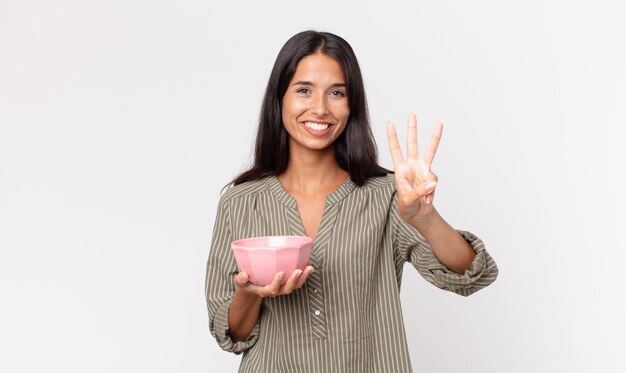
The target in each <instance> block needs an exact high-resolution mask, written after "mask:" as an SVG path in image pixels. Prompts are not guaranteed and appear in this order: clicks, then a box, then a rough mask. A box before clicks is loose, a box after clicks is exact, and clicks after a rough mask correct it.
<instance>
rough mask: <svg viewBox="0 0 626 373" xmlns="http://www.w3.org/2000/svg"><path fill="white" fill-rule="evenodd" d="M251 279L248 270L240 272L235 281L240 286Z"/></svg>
mask: <svg viewBox="0 0 626 373" xmlns="http://www.w3.org/2000/svg"><path fill="white" fill-rule="evenodd" d="M248 281H250V276H248V274H247V273H246V272H239V274H238V275H237V276H236V277H235V283H236V284H237V285H239V286H245V285H246V284H247V283H248Z"/></svg>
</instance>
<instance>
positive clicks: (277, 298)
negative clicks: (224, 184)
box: [206, 31, 497, 372]
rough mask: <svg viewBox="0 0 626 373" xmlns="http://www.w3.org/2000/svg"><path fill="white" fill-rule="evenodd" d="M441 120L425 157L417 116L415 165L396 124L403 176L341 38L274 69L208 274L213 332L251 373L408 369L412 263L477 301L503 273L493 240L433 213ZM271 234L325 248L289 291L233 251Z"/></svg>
mask: <svg viewBox="0 0 626 373" xmlns="http://www.w3.org/2000/svg"><path fill="white" fill-rule="evenodd" d="M441 132H442V125H441V124H438V125H437V126H436V129H435V133H434V135H433V137H432V139H431V141H430V144H429V145H428V148H427V149H426V151H425V154H424V156H423V157H420V156H419V155H418V148H417V126H416V121H415V116H414V115H411V116H410V117H409V130H408V142H407V143H408V150H407V158H406V160H405V159H404V157H403V155H402V152H401V150H400V145H399V143H398V139H397V136H396V132H395V127H394V125H393V124H391V123H390V124H389V125H388V128H387V135H388V139H389V147H390V150H391V155H392V158H393V163H394V171H395V173H394V174H392V173H391V172H390V171H388V170H386V169H384V168H382V167H381V166H379V165H378V163H377V153H376V147H375V143H374V139H373V136H372V133H371V129H370V125H369V120H368V114H367V104H366V100H365V92H364V87H363V80H362V77H361V73H360V69H359V65H358V63H357V60H356V57H355V55H354V52H353V51H352V49H351V47H350V46H349V44H348V43H347V42H346V41H345V40H343V39H342V38H340V37H338V36H336V35H333V34H329V33H322V32H314V31H306V32H302V33H299V34H297V35H295V36H293V37H292V38H291V39H290V40H289V41H287V43H286V44H285V45H284V46H283V48H282V49H281V51H280V53H279V54H278V57H277V59H276V62H275V65H274V68H273V70H272V73H271V76H270V79H269V83H268V86H267V90H266V92H265V98H264V100H263V107H262V110H261V118H260V123H259V129H258V133H257V140H256V151H255V159H254V165H253V166H252V168H251V169H250V170H248V171H246V172H244V173H243V174H241V175H240V176H238V177H237V178H236V179H235V180H234V181H233V184H234V186H233V187H232V188H230V189H228V190H227V191H226V192H225V193H224V194H223V195H222V198H221V199H220V203H219V207H218V214H217V219H216V222H215V228H214V232H213V238H212V245H211V252H210V255H209V260H208V265H207V277H206V296H207V304H208V309H209V319H210V330H211V334H212V335H213V336H214V337H215V338H216V339H217V342H218V343H219V345H220V347H222V348H223V349H224V350H226V351H230V352H234V353H244V355H243V359H242V361H241V366H240V372H408V371H411V365H410V361H409V353H408V347H407V343H406V338H405V332H404V325H403V321H402V314H401V309H400V295H399V290H400V282H401V277H402V269H403V264H404V263H405V262H407V261H409V262H410V263H411V264H412V265H413V266H414V267H415V268H416V269H417V270H418V271H419V273H420V274H421V275H422V276H423V277H424V278H425V279H426V280H428V281H429V282H431V283H432V284H434V285H435V286H438V287H440V288H442V289H446V290H450V291H453V292H455V293H458V294H461V295H469V294H471V293H473V292H475V291H477V290H479V289H481V288H483V287H485V286H487V285H489V284H490V283H491V282H493V281H494V280H495V278H496V276H497V267H496V265H495V263H494V261H493V260H492V259H491V257H490V256H489V255H488V254H487V252H486V251H485V250H484V245H483V243H482V241H481V240H480V239H479V238H477V237H476V236H474V235H473V234H471V233H469V232H464V231H456V230H454V229H453V228H452V227H450V225H448V224H447V223H446V222H445V221H444V220H443V219H442V218H441V216H440V215H439V214H438V213H437V210H436V209H435V207H434V206H433V197H434V193H435V189H436V186H437V176H436V175H435V174H434V173H433V172H432V171H431V169H430V165H431V163H432V161H433V158H434V156H435V153H436V151H437V146H438V143H439V139H440V138H441ZM267 235H307V236H309V237H312V238H313V239H314V242H315V243H314V247H313V249H312V252H311V265H310V266H309V267H307V268H306V269H305V270H304V271H299V270H297V271H295V272H294V273H293V274H292V275H291V276H290V278H289V279H287V282H286V283H284V284H283V285H282V286H281V285H280V282H281V280H282V276H283V274H282V273H279V274H277V275H276V278H275V279H274V282H273V283H272V284H270V285H267V286H258V285H255V284H252V283H250V282H249V281H248V279H249V277H248V274H246V273H244V272H238V270H237V267H236V264H235V261H234V258H233V255H232V253H231V250H230V243H231V242H232V241H234V240H238V239H242V238H248V237H254V236H267Z"/></svg>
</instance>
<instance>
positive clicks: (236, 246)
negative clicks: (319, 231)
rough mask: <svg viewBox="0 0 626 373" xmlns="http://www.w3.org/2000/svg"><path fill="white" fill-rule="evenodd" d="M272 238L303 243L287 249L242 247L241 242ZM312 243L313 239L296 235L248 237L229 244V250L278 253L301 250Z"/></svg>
mask: <svg viewBox="0 0 626 373" xmlns="http://www.w3.org/2000/svg"><path fill="white" fill-rule="evenodd" d="M274 237H285V238H297V239H302V240H303V242H302V244H300V245H299V246H298V245H294V246H287V247H269V246H263V247H249V246H245V245H242V244H241V242H243V241H248V240H255V239H269V238H274ZM310 243H313V239H312V238H311V237H309V236H298V235H276V236H257V237H248V238H242V239H240V240H235V241H233V242H231V244H230V247H231V249H233V250H234V249H239V250H247V251H250V250H267V251H278V250H285V249H296V248H301V247H302V246H304V245H307V244H310Z"/></svg>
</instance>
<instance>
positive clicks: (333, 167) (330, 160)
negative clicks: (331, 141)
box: [280, 146, 349, 193]
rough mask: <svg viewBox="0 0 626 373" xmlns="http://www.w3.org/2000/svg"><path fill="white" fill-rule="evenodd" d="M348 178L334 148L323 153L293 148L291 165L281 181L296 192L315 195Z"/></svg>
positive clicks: (290, 158)
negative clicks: (338, 162)
mask: <svg viewBox="0 0 626 373" xmlns="http://www.w3.org/2000/svg"><path fill="white" fill-rule="evenodd" d="M348 176H349V174H348V172H347V171H345V170H344V169H342V168H341V167H339V165H338V164H337V160H336V159H335V149H334V148H333V147H332V146H331V147H329V148H328V149H325V150H323V151H314V150H310V149H301V148H298V147H291V148H290V156H289V164H288V165H287V169H286V170H285V172H284V173H283V174H281V175H280V180H281V182H283V184H285V185H287V186H288V188H289V189H291V190H292V191H294V192H300V193H313V192H316V191H319V190H320V188H321V189H326V188H325V187H331V188H334V187H336V186H338V185H340V184H341V183H343V181H345V179H346V178H347V177H348Z"/></svg>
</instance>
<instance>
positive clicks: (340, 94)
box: [330, 91, 346, 97]
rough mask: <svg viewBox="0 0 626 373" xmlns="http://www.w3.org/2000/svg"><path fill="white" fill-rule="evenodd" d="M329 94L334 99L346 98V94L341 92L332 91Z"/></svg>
mask: <svg viewBox="0 0 626 373" xmlns="http://www.w3.org/2000/svg"><path fill="white" fill-rule="evenodd" d="M330 94H331V95H333V96H335V97H346V94H345V92H343V91H332V92H330Z"/></svg>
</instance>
